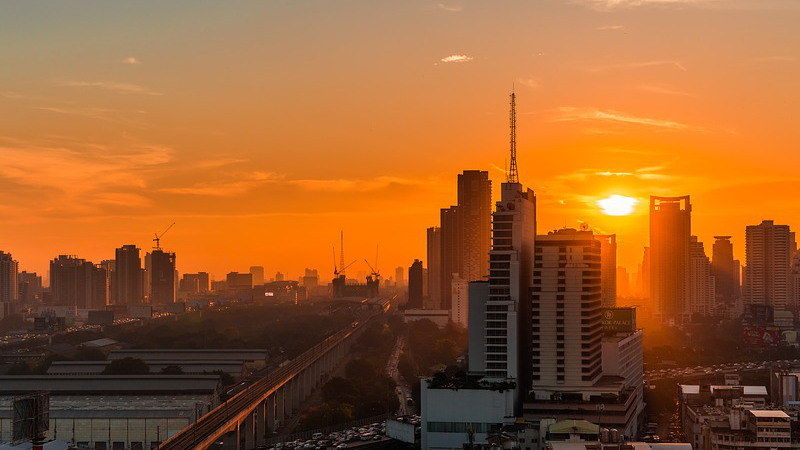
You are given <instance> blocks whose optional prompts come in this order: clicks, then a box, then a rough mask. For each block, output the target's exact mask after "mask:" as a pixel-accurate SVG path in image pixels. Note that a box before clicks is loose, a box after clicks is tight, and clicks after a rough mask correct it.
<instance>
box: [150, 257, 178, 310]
mask: <svg viewBox="0 0 800 450" xmlns="http://www.w3.org/2000/svg"><path fill="white" fill-rule="evenodd" d="M150 259H151V269H150V303H151V304H154V305H167V304H172V303H175V253H169V252H165V251H163V250H162V249H160V248H156V249H153V251H152V252H151V253H150Z"/></svg>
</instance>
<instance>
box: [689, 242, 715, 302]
mask: <svg viewBox="0 0 800 450" xmlns="http://www.w3.org/2000/svg"><path fill="white" fill-rule="evenodd" d="M689 255H690V259H689V268H690V270H689V307H690V308H691V311H692V314H699V315H701V316H706V317H708V316H712V315H714V311H715V306H716V290H715V287H714V286H715V283H714V276H713V275H711V261H709V259H708V256H706V251H705V248H704V247H703V243H702V242H700V241H698V240H697V236H692V238H691V242H690V251H689Z"/></svg>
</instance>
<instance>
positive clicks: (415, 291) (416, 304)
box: [406, 259, 423, 309]
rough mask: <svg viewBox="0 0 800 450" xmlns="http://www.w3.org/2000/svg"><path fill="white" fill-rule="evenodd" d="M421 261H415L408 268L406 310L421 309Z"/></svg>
mask: <svg viewBox="0 0 800 450" xmlns="http://www.w3.org/2000/svg"><path fill="white" fill-rule="evenodd" d="M422 284H423V283H422V261H420V260H418V259H415V260H414V262H413V263H411V267H409V268H408V303H407V304H406V306H407V307H408V308H414V309H421V308H422V288H423V287H422Z"/></svg>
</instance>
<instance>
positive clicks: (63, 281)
mask: <svg viewBox="0 0 800 450" xmlns="http://www.w3.org/2000/svg"><path fill="white" fill-rule="evenodd" d="M50 290H51V291H52V293H53V302H54V304H55V305H57V306H75V307H77V308H78V309H104V308H105V307H106V306H107V305H108V272H106V269H104V268H102V267H100V266H96V265H94V264H92V263H91V262H90V261H86V260H84V259H80V258H78V257H77V256H71V255H59V256H58V258H56V259H53V260H52V261H50Z"/></svg>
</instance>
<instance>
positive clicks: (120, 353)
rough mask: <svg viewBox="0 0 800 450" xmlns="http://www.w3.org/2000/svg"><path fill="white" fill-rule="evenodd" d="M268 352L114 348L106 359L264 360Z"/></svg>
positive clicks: (256, 350)
mask: <svg viewBox="0 0 800 450" xmlns="http://www.w3.org/2000/svg"><path fill="white" fill-rule="evenodd" d="M268 357H269V353H268V352H267V350H265V349H179V348H176V349H125V350H114V351H112V352H111V353H110V354H109V355H108V359H122V358H139V359H143V360H145V361H148V360H149V361H153V360H164V359H168V360H181V359H183V360H195V361H198V360H205V361H208V360H223V361H230V360H243V361H259V360H261V361H266V360H267V358H268Z"/></svg>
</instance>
